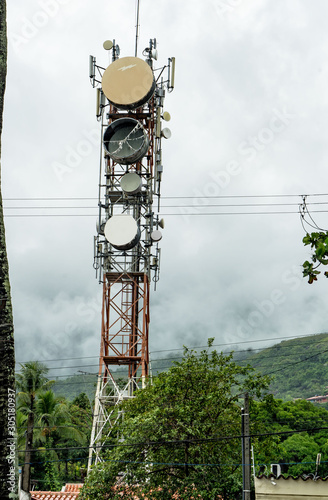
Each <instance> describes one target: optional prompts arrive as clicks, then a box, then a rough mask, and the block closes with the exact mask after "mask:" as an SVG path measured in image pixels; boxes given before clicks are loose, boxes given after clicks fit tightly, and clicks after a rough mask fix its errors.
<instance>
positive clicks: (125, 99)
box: [101, 57, 156, 109]
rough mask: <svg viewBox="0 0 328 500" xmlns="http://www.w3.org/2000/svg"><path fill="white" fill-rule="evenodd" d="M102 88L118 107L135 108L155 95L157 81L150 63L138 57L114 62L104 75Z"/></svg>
mask: <svg viewBox="0 0 328 500" xmlns="http://www.w3.org/2000/svg"><path fill="white" fill-rule="evenodd" d="M101 85H102V90H103V92H104V94H105V96H106V97H107V99H108V100H109V102H111V103H112V104H114V106H116V107H117V108H122V109H135V108H138V107H140V106H143V105H144V104H145V103H146V102H147V101H149V99H150V98H151V97H152V96H153V94H154V91H155V87H156V82H155V78H154V74H153V71H152V69H151V67H150V66H149V64H147V63H146V61H144V60H143V59H139V58H138V57H122V58H121V59H116V61H114V62H112V64H110V65H109V66H108V68H107V69H106V71H105V72H104V74H103V77H102V82H101Z"/></svg>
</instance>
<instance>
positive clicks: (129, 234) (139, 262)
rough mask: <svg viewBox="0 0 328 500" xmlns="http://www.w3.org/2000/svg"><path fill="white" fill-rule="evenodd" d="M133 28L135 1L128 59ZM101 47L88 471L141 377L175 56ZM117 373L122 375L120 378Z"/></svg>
mask: <svg viewBox="0 0 328 500" xmlns="http://www.w3.org/2000/svg"><path fill="white" fill-rule="evenodd" d="M138 29H139V1H138V3H137V26H136V46H135V54H137V45H138ZM104 48H105V49H106V50H111V51H112V62H111V64H110V65H109V66H108V67H107V68H103V67H101V66H98V65H97V63H96V58H95V57H93V56H90V65H89V76H90V80H91V83H92V86H93V87H95V88H97V111H96V115H97V120H98V121H99V122H100V124H101V135H102V139H103V140H102V145H101V151H100V176H99V200H98V205H99V216H98V221H97V235H96V236H95V238H94V268H95V269H96V276H97V278H98V280H99V282H100V283H101V284H102V287H103V298H102V317H101V339H100V340H101V341H100V356H99V373H98V383H97V389H96V397H95V409H94V418H93V426H92V432H91V442H90V452H89V463H88V469H90V467H91V466H92V465H93V464H95V463H97V462H100V461H102V451H103V446H104V445H105V444H106V441H108V439H109V438H110V435H111V432H112V430H113V428H114V426H116V427H117V424H118V423H119V422H120V418H121V411H120V407H119V404H120V403H121V402H122V401H124V400H126V399H129V398H132V397H133V396H134V393H135V391H136V390H138V389H141V388H143V387H145V384H146V380H147V377H148V375H149V348H148V341H149V293H150V284H151V282H152V281H153V282H154V283H155V285H156V282H157V281H158V280H159V271H160V256H161V251H160V248H159V242H160V240H161V238H162V234H161V229H163V228H164V222H163V220H162V219H160V216H159V210H160V194H161V179H162V172H163V166H162V139H163V138H169V137H170V135H171V133H170V130H169V129H168V128H163V120H164V121H168V120H169V119H170V115H169V113H167V112H164V109H163V106H164V98H165V93H166V91H168V92H171V91H172V90H173V87H174V68H175V58H170V59H168V63H167V64H166V65H165V66H164V67H161V68H159V69H154V61H156V60H157V43H156V39H150V41H149V46H148V47H146V48H145V49H144V51H143V56H144V59H141V58H140V59H139V58H138V57H136V55H135V57H123V58H120V48H119V46H118V45H117V44H116V42H115V40H113V41H109V40H108V41H106V42H105V43H104ZM165 70H166V74H167V77H166V78H165V77H164V76H163V75H165ZM156 72H158V74H159V76H157V78H155V73H156ZM156 199H157V200H156ZM155 200H156V201H157V203H155V204H154V201H155ZM118 367H119V369H120V372H121V370H123V371H124V375H123V376H122V375H121V376H120V380H118V378H117V373H116V369H117V368H118ZM122 380H123V383H122Z"/></svg>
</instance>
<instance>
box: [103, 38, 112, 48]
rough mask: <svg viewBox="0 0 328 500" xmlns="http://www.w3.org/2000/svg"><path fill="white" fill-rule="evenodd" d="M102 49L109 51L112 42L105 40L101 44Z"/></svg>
mask: <svg viewBox="0 0 328 500" xmlns="http://www.w3.org/2000/svg"><path fill="white" fill-rule="evenodd" d="M103 47H104V49H105V50H111V49H112V48H113V42H112V41H111V40H106V41H105V42H104V43H103Z"/></svg>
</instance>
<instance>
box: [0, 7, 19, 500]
mask: <svg viewBox="0 0 328 500" xmlns="http://www.w3.org/2000/svg"><path fill="white" fill-rule="evenodd" d="M6 74H7V27H6V1H5V0H0V155H1V132H2V115H3V103H4V93H5V86H6ZM0 360H1V366H0V498H1V500H9V498H10V499H13V498H18V497H17V482H18V481H17V460H16V456H17V451H16V430H15V414H16V412H15V394H16V393H15V351H14V326H13V318H12V305H11V296H10V285H9V269H8V260H7V251H6V240H5V228H4V221H3V208H2V196H1V170H0Z"/></svg>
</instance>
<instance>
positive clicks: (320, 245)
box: [303, 231, 328, 284]
mask: <svg viewBox="0 0 328 500" xmlns="http://www.w3.org/2000/svg"><path fill="white" fill-rule="evenodd" d="M303 243H304V245H305V246H307V245H311V249H312V255H311V262H309V261H308V260H306V261H305V262H304V263H303V276H304V277H305V278H308V283H310V284H312V283H313V282H314V281H317V276H318V275H319V274H320V273H321V271H318V268H319V267H320V266H321V265H324V266H326V265H327V264H328V231H320V232H313V233H310V234H309V233H307V234H306V236H304V238H303ZM324 276H326V278H328V271H325V272H324Z"/></svg>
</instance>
